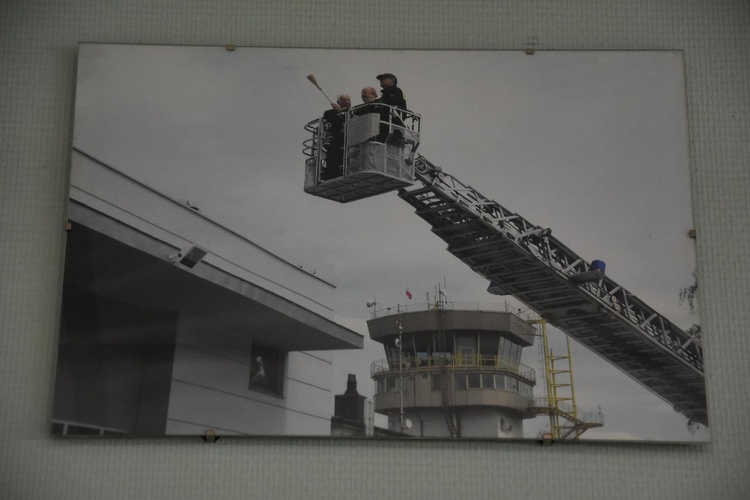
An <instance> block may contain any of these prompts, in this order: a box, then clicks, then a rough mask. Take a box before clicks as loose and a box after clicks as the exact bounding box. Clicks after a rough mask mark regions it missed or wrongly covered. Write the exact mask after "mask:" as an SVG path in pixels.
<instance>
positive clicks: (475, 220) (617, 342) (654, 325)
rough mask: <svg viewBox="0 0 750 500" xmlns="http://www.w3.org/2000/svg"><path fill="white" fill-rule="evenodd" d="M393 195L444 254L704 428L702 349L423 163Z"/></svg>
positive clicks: (543, 236)
mask: <svg viewBox="0 0 750 500" xmlns="http://www.w3.org/2000/svg"><path fill="white" fill-rule="evenodd" d="M415 176H416V179H417V180H419V181H420V183H421V184H422V186H421V187H415V188H411V189H408V190H407V189H401V190H400V191H399V196H400V197H401V198H403V199H404V200H405V201H407V202H408V203H409V204H411V205H412V206H413V207H414V208H415V209H416V213H417V215H419V216H420V217H421V218H423V219H424V220H426V221H427V222H428V223H429V224H430V225H431V226H432V231H433V232H434V233H435V234H436V235H437V236H439V237H440V238H441V239H443V241H445V242H446V243H447V244H448V251H449V252H451V253H452V254H453V255H455V256H456V257H457V258H459V259H460V260H461V261H462V262H464V263H465V264H466V265H468V266H469V267H470V268H471V269H473V270H474V271H475V272H476V273H478V274H479V275H481V276H483V277H484V278H486V279H488V280H489V281H490V283H491V284H492V287H493V288H494V289H495V290H496V291H499V293H502V294H509V295H512V296H514V297H515V298H516V299H518V300H520V301H521V302H523V303H524V304H526V305H527V306H528V307H529V308H531V309H532V310H534V311H535V312H536V313H537V314H539V315H540V316H541V317H542V318H543V319H545V320H546V321H547V322H548V323H549V324H551V325H553V326H555V327H557V328H559V329H561V330H562V331H563V332H565V333H566V334H568V335H569V336H571V337H573V338H574V339H576V340H577V341H578V342H580V343H581V344H583V345H585V346H586V347H588V348H590V349H591V350H593V351H594V352H596V353H597V354H599V355H600V356H602V357H603V358H604V359H606V360H607V361H609V362H610V363H612V364H614V365H615V366H616V367H618V368H619V369H621V370H622V371H623V372H625V373H626V374H628V375H629V376H630V377H631V378H633V379H634V380H636V381H637V382H639V383H640V384H641V385H643V386H644V387H646V388H648V389H649V390H651V391H652V392H653V393H655V394H656V395H658V396H659V397H661V398H662V399H664V400H665V401H667V402H668V403H670V404H671V405H673V406H674V408H675V409H676V410H678V411H680V412H682V413H683V414H684V415H686V416H687V417H688V418H690V419H691V420H692V421H694V422H698V423H701V424H703V425H708V414H707V408H706V392H705V383H704V382H705V381H704V374H703V350H702V347H701V344H700V339H698V338H697V337H696V336H694V335H691V334H689V333H687V332H685V331H683V330H681V329H680V328H678V327H677V326H675V325H673V324H672V323H671V322H670V321H669V320H668V319H667V318H665V317H663V316H661V315H660V314H659V313H657V312H656V311H655V310H654V309H652V308H651V307H649V306H648V305H647V304H646V303H644V302H643V301H642V300H640V299H638V297H636V296H635V295H633V294H632V293H630V292H628V291H627V290H625V289H624V288H622V287H621V286H620V285H618V284H617V283H615V282H614V281H613V280H612V279H610V278H609V277H606V276H604V274H603V273H602V272H601V271H596V270H592V269H591V266H590V264H589V263H588V262H585V261H584V260H583V259H582V258H581V257H579V256H578V255H576V254H575V253H574V252H573V251H572V250H570V249H569V248H568V247H566V246H565V245H563V244H562V243H561V242H560V241H558V240H557V239H556V238H555V237H553V236H552V234H551V231H550V230H549V229H545V228H542V227H540V226H537V225H534V224H532V223H530V222H529V221H527V220H525V219H523V218H522V217H521V216H520V215H518V214H516V213H513V212H511V211H509V210H507V209H506V208H504V207H503V206H501V205H500V204H499V203H497V202H495V201H492V200H490V199H488V198H486V197H484V196H483V195H482V194H480V193H479V192H478V191H476V190H475V189H473V188H471V187H470V186H466V185H464V184H462V183H461V182H460V181H459V180H458V179H456V178H455V177H453V176H451V175H449V174H447V173H445V172H442V169H440V168H439V167H436V166H435V165H433V164H432V163H430V162H429V161H427V160H426V159H425V158H424V157H422V156H417V158H416V160H415Z"/></svg>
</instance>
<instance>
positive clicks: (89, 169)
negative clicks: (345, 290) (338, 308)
mask: <svg viewBox="0 0 750 500" xmlns="http://www.w3.org/2000/svg"><path fill="white" fill-rule="evenodd" d="M68 219H69V226H70V227H69V231H68V233H67V246H66V260H65V277H64V285H63V286H64V290H63V303H62V314H61V321H60V346H59V352H58V363H57V377H56V389H55V402H54V410H53V431H54V432H56V433H60V434H78V435H80V434H108V433H111V434H134V435H162V434H204V433H205V432H206V431H207V430H209V429H210V430H212V431H213V432H215V433H217V434H328V432H329V418H330V413H331V408H332V407H333V394H332V392H331V387H330V385H331V360H330V359H329V357H328V356H327V355H326V354H325V352H322V351H325V350H333V349H358V348H361V347H362V344H363V338H362V336H361V335H359V334H357V333H355V332H353V331H351V330H349V329H347V328H344V327H342V326H340V325H338V324H337V323H335V322H334V321H333V311H332V309H331V306H330V304H331V302H332V292H333V289H334V287H333V286H332V285H331V284H330V283H327V282H325V281H323V280H321V279H320V278H318V277H317V276H314V275H313V274H311V273H308V272H306V271H304V270H302V269H300V268H298V267H297V266H295V265H292V264H290V263H289V262H286V261H284V260H283V259H281V258H279V257H277V256H276V255H273V254H272V253H270V252H268V251H267V250H265V249H264V248H262V247H260V246H258V245H257V244H255V243H254V242H252V241H249V240H248V239H246V238H244V237H242V236H240V235H239V234H237V233H235V232H233V231H231V230H229V229H227V228H226V227H223V226H222V225H220V224H218V223H216V222H215V221H213V220H211V219H210V218H208V217H206V216H204V215H203V214H201V213H200V211H199V210H197V209H196V207H195V206H192V205H190V204H188V203H184V202H179V201H177V200H174V199H172V198H170V197H169V196H166V195H164V194H162V193H159V192H156V191H154V190H153V189H151V188H150V187H148V186H146V185H144V184H142V183H140V182H138V181H137V180H135V179H133V178H130V177H128V176H127V175H125V174H123V173H122V172H119V171H117V170H116V169H115V168H113V167H111V166H109V165H107V164H105V163H104V162H102V161H99V160H98V159H96V158H93V157H91V156H89V155H87V154H86V153H84V152H82V151H79V150H74V151H73V160H72V173H71V187H70V203H69V213H68ZM308 350H315V351H316V352H315V353H314V354H312V353H309V352H307V351H308Z"/></svg>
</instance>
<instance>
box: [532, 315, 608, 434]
mask: <svg viewBox="0 0 750 500" xmlns="http://www.w3.org/2000/svg"><path fill="white" fill-rule="evenodd" d="M531 323H533V324H536V325H538V329H539V331H541V338H542V343H541V346H540V348H541V350H542V362H543V363H544V374H545V376H544V379H545V387H546V390H547V397H546V398H537V399H536V400H535V402H534V403H535V404H534V409H533V411H534V412H535V413H537V414H543V415H548V416H549V422H550V432H551V434H552V439H553V440H564V439H578V438H579V437H580V436H581V434H583V433H584V432H586V431H587V430H588V429H592V428H594V427H602V426H603V425H604V416H603V415H602V414H601V412H597V413H585V412H582V411H580V409H579V408H578V405H577V404H576V396H575V387H574V384H573V362H572V359H571V356H570V338H569V337H567V336H566V337H565V343H566V353H565V354H564V355H559V354H558V355H555V354H554V353H553V352H552V349H550V347H549V342H548V339H547V327H546V321H544V320H543V319H542V320H532V321H531Z"/></svg>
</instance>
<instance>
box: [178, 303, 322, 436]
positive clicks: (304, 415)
mask: <svg viewBox="0 0 750 500" xmlns="http://www.w3.org/2000/svg"><path fill="white" fill-rule="evenodd" d="M176 343H177V346H176V349H175V355H174V368H173V370H172V385H171V392H170V396H169V415H168V424H167V434H204V433H205V432H206V430H207V429H209V428H211V429H214V430H215V431H216V433H217V434H219V435H224V434H256V435H269V434H270V435H288V434H297V435H300V434H303V435H304V434H309V435H328V434H329V433H330V418H331V415H333V393H332V392H331V371H332V370H331V362H330V361H329V360H328V359H326V356H327V355H326V354H325V353H322V354H318V353H316V355H310V354H307V353H304V352H291V353H288V354H287V353H284V356H285V366H284V377H283V393H282V394H281V395H276V394H268V393H264V392H262V391H259V390H257V389H253V388H251V387H249V380H250V367H251V357H252V346H251V342H250V341H248V339H247V338H245V337H244V336H243V335H242V334H241V333H238V332H232V331H228V330H219V329H217V328H216V325H214V324H211V323H210V322H208V321H206V320H203V319H201V318H199V317H197V316H193V315H191V314H190V313H189V312H187V311H183V312H182V314H181V315H180V321H179V326H178V330H177V341H176Z"/></svg>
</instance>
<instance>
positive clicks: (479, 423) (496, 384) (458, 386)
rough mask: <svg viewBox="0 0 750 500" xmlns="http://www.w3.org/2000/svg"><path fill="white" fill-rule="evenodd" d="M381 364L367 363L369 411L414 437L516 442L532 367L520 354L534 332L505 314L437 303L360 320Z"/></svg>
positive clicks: (527, 414) (528, 405) (528, 414)
mask: <svg viewBox="0 0 750 500" xmlns="http://www.w3.org/2000/svg"><path fill="white" fill-rule="evenodd" d="M367 327H368V330H369V332H370V337H371V338H372V339H373V340H375V341H377V342H380V343H382V344H383V346H384V347H385V354H386V359H385V360H382V361H376V362H374V363H373V364H372V367H371V374H372V377H373V379H374V380H375V385H376V390H375V411H376V412H377V413H380V414H383V415H386V416H387V417H388V429H389V430H391V431H396V432H401V433H402V434H405V435H408V436H414V437H462V438H522V437H523V420H524V419H528V418H533V417H534V416H535V414H534V413H533V412H532V408H533V406H534V399H533V395H532V388H533V386H534V385H535V383H536V378H535V374H534V370H533V369H532V368H530V367H528V366H525V365H523V364H521V362H520V359H521V350H522V349H523V348H524V347H528V346H531V345H533V344H534V337H535V334H536V329H535V328H534V326H533V325H531V324H529V323H527V322H525V321H524V320H522V319H521V318H519V317H518V316H516V315H514V314H512V313H510V312H495V311H479V310H471V311H468V310H448V309H444V308H443V307H441V305H440V304H438V305H437V306H435V307H434V308H431V309H428V310H422V311H413V312H399V313H398V314H391V315H387V316H382V317H375V318H373V319H371V320H369V321H368V322H367Z"/></svg>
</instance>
